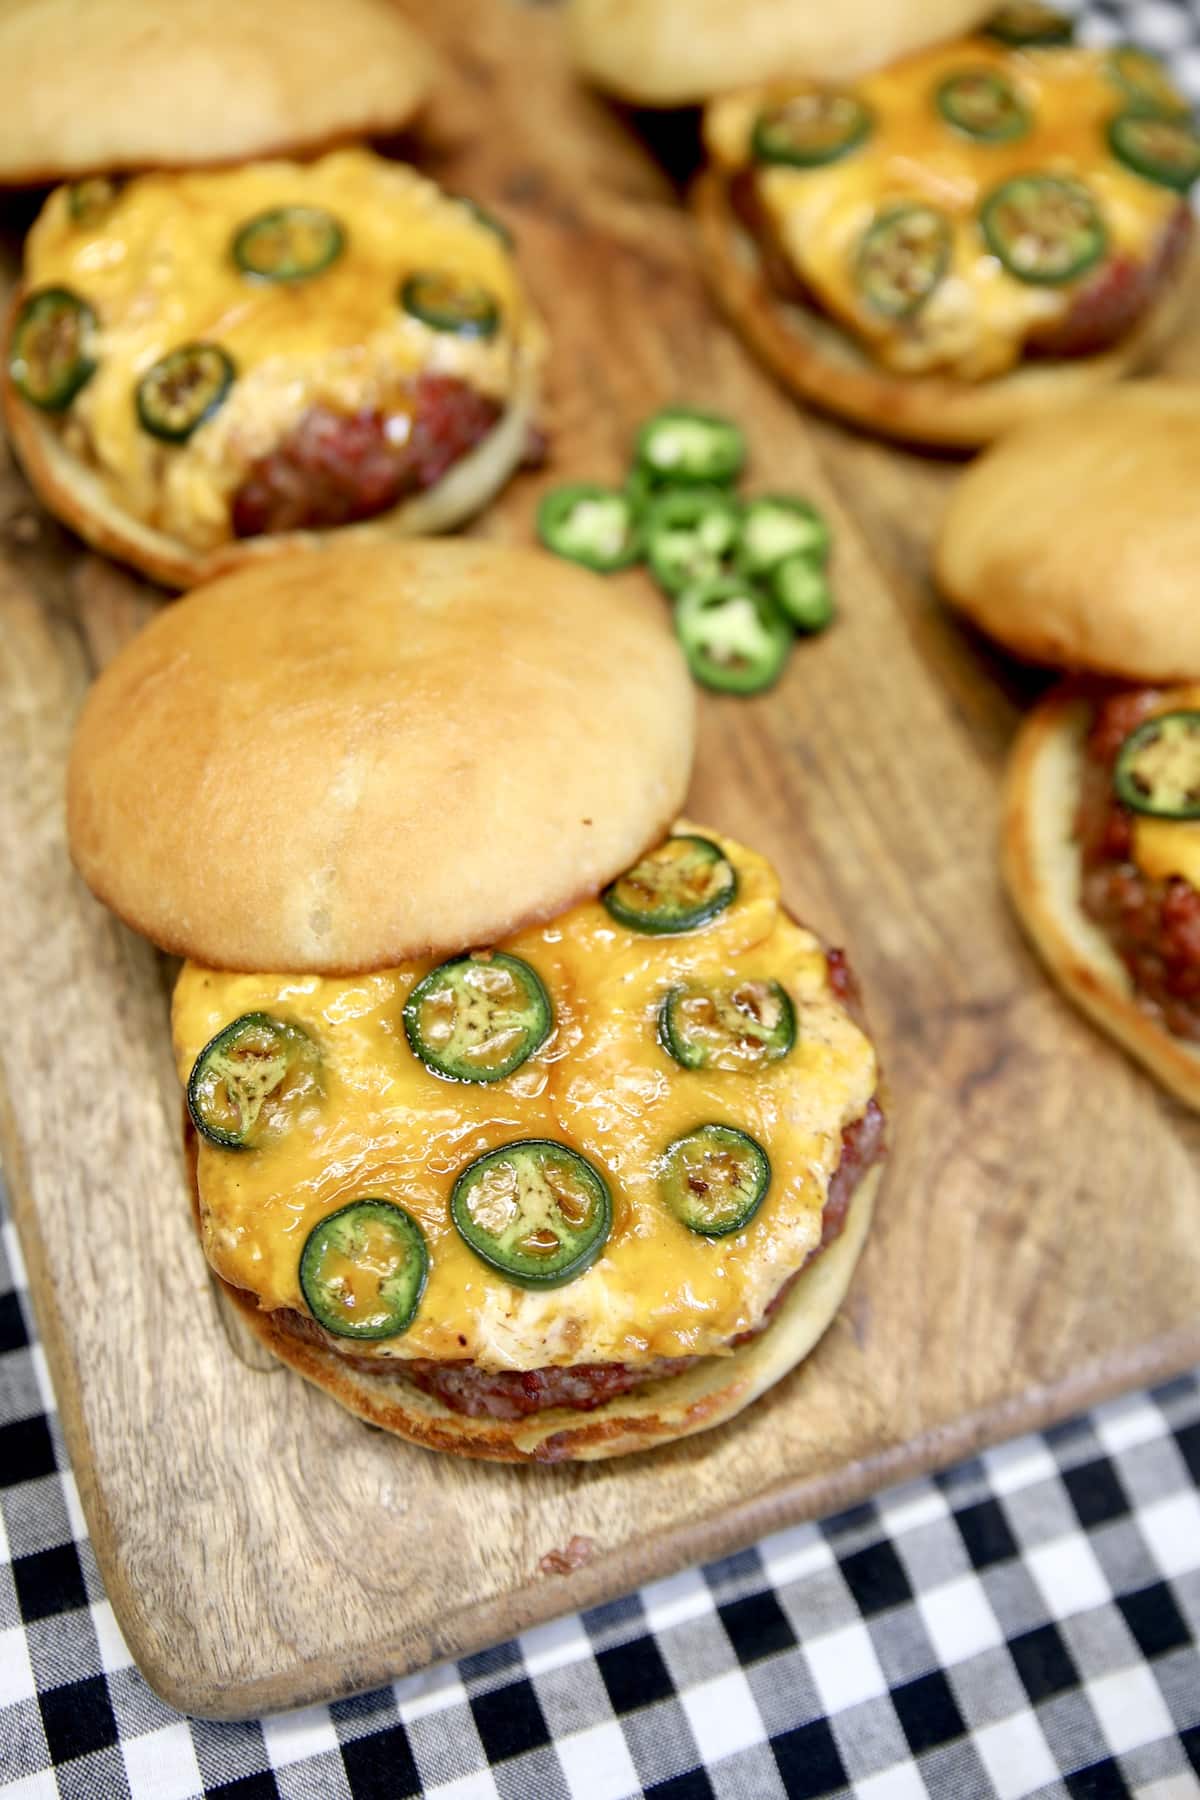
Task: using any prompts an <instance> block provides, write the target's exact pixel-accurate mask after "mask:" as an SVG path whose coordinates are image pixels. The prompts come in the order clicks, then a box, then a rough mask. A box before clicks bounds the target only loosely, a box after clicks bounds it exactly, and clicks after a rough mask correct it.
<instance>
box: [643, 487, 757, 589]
mask: <svg viewBox="0 0 1200 1800" xmlns="http://www.w3.org/2000/svg"><path fill="white" fill-rule="evenodd" d="M740 516H741V508H740V506H739V504H738V502H737V501H736V500H735V499H734V498H733V496H732V495H731V494H729V493H727V492H726V490H725V489H724V488H711V487H697V488H671V489H669V490H668V491H667V492H665V493H663V494H661V495H660V496H659V498H658V499H657V500H654V501H652V502H651V504H650V506H649V507H648V508H647V511H646V520H645V533H646V560H647V561H648V562H649V564H650V569H651V573H652V574H653V576H654V578H655V580H656V581H657V582H658V584H659V586H660V587H661V588H664V589H665V590H666V592H667V593H668V594H680V593H682V592H683V590H684V588H686V587H690V586H691V585H692V583H693V582H696V581H711V580H712V579H713V577H714V576H717V575H721V574H723V573H724V572H725V570H726V568H727V566H728V564H729V560H730V558H731V556H732V554H733V547H734V544H735V543H736V541H737V535H738V524H739V520H740Z"/></svg>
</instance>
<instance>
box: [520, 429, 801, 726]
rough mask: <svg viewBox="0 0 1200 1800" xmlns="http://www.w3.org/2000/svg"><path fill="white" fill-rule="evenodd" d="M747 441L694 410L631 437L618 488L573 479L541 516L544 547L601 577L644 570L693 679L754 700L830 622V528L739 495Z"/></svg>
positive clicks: (773, 498) (777, 498)
mask: <svg viewBox="0 0 1200 1800" xmlns="http://www.w3.org/2000/svg"><path fill="white" fill-rule="evenodd" d="M745 462H746V440H745V436H744V434H743V433H742V431H741V430H740V429H739V427H738V426H737V425H735V424H734V423H733V421H732V420H730V419H725V418H722V417H720V415H719V414H716V413H708V412H698V411H695V410H694V409H692V408H690V407H679V406H672V407H667V408H666V409H665V410H664V411H662V412H658V413H655V414H654V416H653V417H652V418H650V419H647V420H646V421H645V423H644V424H643V425H642V426H641V427H640V428H639V430H638V433H637V439H636V444H635V449H634V456H633V462H632V466H631V468H630V471H629V475H628V477H627V479H626V482H625V485H624V487H603V486H600V485H598V484H597V483H594V482H572V483H569V484H568V485H567V486H565V487H558V488H553V489H552V490H551V491H550V492H549V493H548V494H546V495H545V497H544V498H543V500H542V503H541V506H540V507H539V509H538V536H539V538H540V539H541V541H542V543H543V544H544V545H545V547H546V548H547V550H552V551H553V552H554V553H555V555H556V556H562V557H566V558H567V559H568V561H570V562H576V563H581V564H582V565H583V567H584V568H586V569H592V570H594V571H595V572H596V573H598V574H602V575H606V574H611V573H612V572H613V571H615V570H618V569H627V568H629V567H630V566H631V565H632V564H634V563H645V564H646V565H647V567H648V568H649V570H650V573H651V574H652V575H653V577H654V579H655V581H657V583H658V585H659V587H660V588H662V590H663V592H664V593H665V594H666V595H667V596H668V598H669V599H670V600H671V601H672V603H673V607H674V615H675V631H676V635H677V636H678V638H679V641H680V644H681V645H682V647H683V651H684V655H685V656H686V657H687V661H688V666H689V668H690V669H691V672H692V674H693V676H694V677H695V679H696V680H697V681H699V682H700V683H702V685H703V686H705V687H708V688H713V689H715V690H717V691H718V692H720V693H727V694H758V693H761V692H762V691H763V690H764V689H765V688H768V687H770V686H771V685H772V684H773V683H774V682H775V681H777V680H778V679H779V676H780V675H781V674H782V672H783V667H784V664H785V663H786V661H787V658H788V652H789V651H790V649H791V647H792V644H793V641H794V639H795V637H796V635H797V633H800V634H802V635H811V634H813V633H815V632H818V631H823V630H824V629H825V627H826V626H827V625H828V624H829V623H830V622H831V620H832V618H833V610H834V609H833V598H832V595H831V593H830V589H829V581H828V575H827V568H826V565H827V563H828V560H829V547H830V534H829V527H828V525H827V524H826V522H825V520H824V519H823V518H822V516H821V514H820V513H819V512H818V511H817V509H816V508H815V507H814V506H812V505H811V504H810V502H809V501H807V500H803V499H800V498H799V497H798V496H796V495H792V494H764V495H759V496H757V497H755V498H753V499H744V498H741V497H740V496H739V495H738V494H736V493H735V492H734V484H735V482H736V481H737V479H738V477H739V476H740V474H741V473H742V470H743V468H744V466H745Z"/></svg>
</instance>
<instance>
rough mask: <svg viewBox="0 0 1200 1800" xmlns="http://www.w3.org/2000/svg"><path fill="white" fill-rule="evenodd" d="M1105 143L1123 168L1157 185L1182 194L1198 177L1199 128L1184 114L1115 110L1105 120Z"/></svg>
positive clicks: (1199, 171) (1199, 166) (1199, 174)
mask: <svg viewBox="0 0 1200 1800" xmlns="http://www.w3.org/2000/svg"><path fill="white" fill-rule="evenodd" d="M1108 143H1109V148H1110V149H1111V151H1112V153H1113V155H1114V156H1115V157H1116V158H1117V160H1118V161H1119V162H1122V163H1124V164H1125V167H1126V168H1127V169H1132V170H1133V172H1134V174H1135V175H1141V176H1142V177H1143V178H1144V179H1145V180H1146V181H1153V182H1155V183H1156V184H1157V185H1158V186H1159V187H1167V188H1173V189H1174V191H1175V192H1176V193H1179V194H1186V193H1187V191H1188V189H1189V188H1190V187H1191V185H1192V183H1193V182H1194V181H1195V180H1196V179H1197V177H1200V130H1197V127H1196V125H1195V123H1194V122H1193V120H1191V119H1189V118H1188V117H1186V116H1185V115H1182V114H1181V115H1178V116H1173V117H1172V116H1168V115H1167V114H1165V113H1150V112H1124V113H1119V114H1118V115H1117V117H1116V118H1115V119H1111V120H1110V121H1109V126H1108Z"/></svg>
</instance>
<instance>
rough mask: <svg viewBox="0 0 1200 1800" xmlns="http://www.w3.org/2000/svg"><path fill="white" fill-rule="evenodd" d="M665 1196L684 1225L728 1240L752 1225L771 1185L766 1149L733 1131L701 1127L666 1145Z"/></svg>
mask: <svg viewBox="0 0 1200 1800" xmlns="http://www.w3.org/2000/svg"><path fill="white" fill-rule="evenodd" d="M661 1180H662V1195H663V1199H664V1200H665V1201H666V1203H667V1206H668V1207H669V1208H670V1210H671V1212H673V1213H674V1215H675V1217H676V1218H677V1219H678V1220H679V1222H680V1224H681V1225H686V1226H687V1228H688V1230H689V1231H697V1232H699V1233H700V1235H701V1237H728V1236H729V1234H730V1233H731V1232H734V1231H742V1230H744V1228H745V1227H746V1226H747V1225H748V1224H749V1223H750V1221H751V1219H752V1218H753V1217H754V1215H755V1213H756V1212H757V1211H758V1209H759V1207H760V1206H761V1205H762V1203H763V1201H764V1200H765V1199H766V1196H767V1189H768V1188H769V1187H770V1185H771V1164H770V1162H769V1161H768V1159H767V1153H766V1151H765V1150H764V1149H763V1147H762V1145H761V1144H756V1143H755V1141H754V1139H753V1138H752V1137H748V1136H747V1135H746V1133H745V1132H744V1131H737V1130H735V1129H734V1127H733V1126H732V1125H698V1126H697V1127H696V1129H695V1131H689V1132H687V1133H685V1135H684V1136H683V1137H678V1138H676V1139H675V1141H674V1142H673V1143H671V1144H668V1145H667V1148H666V1151H665V1152H664V1154H663V1162H662V1177H661Z"/></svg>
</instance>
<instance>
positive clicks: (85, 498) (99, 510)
mask: <svg viewBox="0 0 1200 1800" xmlns="http://www.w3.org/2000/svg"><path fill="white" fill-rule="evenodd" d="M23 298H24V290H21V291H19V292H18V293H17V294H16V295H15V296H14V299H13V303H12V305H11V307H10V308H9V312H8V318H7V322H6V325H5V330H4V340H5V344H6V345H7V342H8V338H9V335H10V333H11V331H12V326H13V321H14V320H15V318H16V314H17V311H18V309H19V307H20V305H21V302H22V300H23ZM544 353H545V337H544V332H543V329H542V326H541V323H540V321H539V320H538V319H537V318H536V317H535V316H534V315H532V314H531V315H530V318H529V322H528V326H527V329H526V332H525V338H524V341H523V343H522V345H521V347H520V350H519V353H518V358H517V365H516V372H515V379H514V384H513V389H512V392H511V394H510V397H509V401H508V405H507V406H506V408H505V410H504V412H503V414H502V415H501V417H500V419H499V420H498V421H497V423H496V424H495V426H494V427H493V428H492V430H491V431H489V433H488V435H487V436H486V437H485V438H484V439H483V441H482V442H481V443H479V444H477V445H476V446H475V448H474V449H473V450H470V451H468V452H467V454H466V455H465V456H463V457H461V458H460V459H459V461H458V462H456V463H455V464H454V465H453V467H452V468H451V469H450V471H449V473H448V474H446V475H444V476H443V477H442V479H441V480H440V481H439V482H438V483H437V484H436V485H435V486H434V487H432V488H429V489H428V490H427V491H426V492H425V493H423V494H416V495H414V496H412V497H411V498H410V499H407V500H402V501H400V503H399V504H398V505H397V506H394V507H392V509H391V511H390V512H386V513H380V514H379V516H378V517H377V518H374V519H368V520H367V521H366V522H365V523H363V524H361V525H339V526H337V527H336V528H335V529H332V530H328V531H285V532H278V533H275V534H272V535H270V536H266V537H256V538H234V539H233V540H232V541H231V542H230V543H228V544H222V545H221V546H220V547H219V548H217V549H215V550H204V551H201V550H194V549H191V548H190V547H189V546H188V545H187V544H183V543H180V541H179V540H178V539H177V538H173V537H169V536H168V535H167V533H166V532H165V531H158V530H156V529H154V528H153V527H152V526H149V525H146V524H143V522H142V521H141V520H140V519H136V518H134V517H133V515H132V514H131V513H127V512H123V511H122V510H121V508H120V507H119V506H118V505H117V503H116V501H115V500H114V499H113V497H112V495H111V494H110V493H109V491H108V489H107V488H106V487H105V485H104V483H103V481H102V480H101V479H100V476H99V475H98V474H97V473H96V471H95V470H94V469H91V468H89V467H88V465H87V464H86V463H84V462H81V461H80V459H79V458H78V457H77V456H73V455H72V454H71V452H70V451H69V450H68V449H66V447H65V446H64V444H63V442H62V440H61V438H60V436H59V434H58V431H57V430H56V428H55V426H54V424H53V423H52V422H51V420H50V419H49V418H47V417H46V415H45V414H43V413H39V412H38V410H37V408H36V407H33V406H30V405H29V404H28V402H27V401H25V400H23V399H22V398H21V395H20V394H19V393H18V391H17V389H16V387H15V386H14V384H13V382H12V380H11V378H10V376H9V373H8V355H7V350H6V352H5V355H4V359H3V368H2V369H0V407H2V410H3V416H4V424H5V427H6V429H7V432H8V438H9V442H10V443H11V445H12V447H13V449H14V450H15V452H16V454H17V457H18V460H19V461H20V464H21V467H22V468H23V469H24V471H25V474H26V476H27V477H28V479H29V484H30V486H31V487H32V488H33V490H34V492H35V493H36V494H37V496H38V498H39V500H41V502H42V504H43V505H44V506H45V507H46V508H47V509H48V511H50V512H52V513H53V514H54V516H55V518H57V519H61V520H62V522H63V524H64V525H68V526H69V527H70V528H71V530H72V531H74V532H76V533H77V534H78V536H80V537H81V538H82V539H83V540H84V542H85V543H87V544H90V545H91V546H92V548H93V550H100V551H102V552H103V554H104V555H105V556H112V557H115V558H116V560H117V561H118V562H124V563H129V564H130V565H131V566H132V567H133V568H135V569H139V570H140V571H141V573H142V574H143V575H148V576H149V577H150V579H151V580H152V581H157V582H161V584H162V585H163V587H168V588H192V587H196V586H198V585H199V584H200V583H201V582H205V581H212V580H213V579H214V578H215V577H216V576H218V575H225V574H228V573H229V571H230V570H231V569H241V568H245V567H247V566H249V565H252V564H261V563H263V562H265V561H267V560H268V559H270V558H272V557H276V556H280V555H287V554H290V553H294V552H295V551H296V550H300V549H312V548H320V547H321V546H322V545H324V544H326V543H328V542H330V541H336V542H338V543H355V544H369V543H379V542H384V541H386V540H388V539H391V538H407V537H419V536H431V535H433V533H435V532H438V531H452V530H453V529H454V527H455V526H456V525H461V524H462V523H463V522H464V521H465V520H466V519H469V518H472V517H473V516H474V515H475V514H476V513H477V512H481V511H482V510H483V508H484V507H485V506H486V505H487V504H488V502H489V501H490V500H491V499H492V498H493V496H494V495H495V494H497V493H498V492H499V491H500V489H501V488H502V487H503V486H504V485H505V483H506V482H507V481H508V480H509V478H510V477H511V476H512V474H513V473H514V471H515V470H516V469H517V468H518V467H519V466H520V463H521V459H522V457H523V456H524V454H525V449H526V445H527V443H528V441H529V433H530V430H531V429H532V427H533V426H534V424H535V421H536V412H537V405H538V396H539V389H540V375H541V367H542V361H543V357H544Z"/></svg>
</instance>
